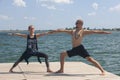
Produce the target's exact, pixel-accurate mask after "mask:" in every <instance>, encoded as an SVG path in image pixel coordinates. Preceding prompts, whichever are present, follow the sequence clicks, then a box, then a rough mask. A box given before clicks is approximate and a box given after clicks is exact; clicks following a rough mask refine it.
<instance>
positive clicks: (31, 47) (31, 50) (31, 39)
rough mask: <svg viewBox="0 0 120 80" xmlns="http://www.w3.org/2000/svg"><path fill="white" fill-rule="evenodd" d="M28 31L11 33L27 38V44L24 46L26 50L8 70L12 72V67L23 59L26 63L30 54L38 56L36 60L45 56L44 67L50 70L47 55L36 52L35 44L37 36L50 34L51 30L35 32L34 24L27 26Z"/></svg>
mask: <svg viewBox="0 0 120 80" xmlns="http://www.w3.org/2000/svg"><path fill="white" fill-rule="evenodd" d="M28 31H29V34H28V35H27V34H21V33H12V35H15V36H21V37H24V38H27V46H26V50H25V52H24V53H23V54H22V56H21V57H20V58H19V59H18V60H17V61H16V62H15V63H14V65H13V66H12V68H11V69H10V71H9V72H13V68H15V67H16V66H17V65H18V64H19V63H20V62H21V61H22V60H23V59H24V60H25V61H26V62H27V63H28V59H29V58H30V57H31V56H37V57H38V61H39V62H41V61H40V59H39V57H43V58H45V63H46V67H47V72H52V71H51V70H50V68H49V63H48V56H47V55H46V54H45V53H42V52H38V46H37V38H39V37H41V36H44V35H48V34H52V33H53V31H51V32H45V33H41V34H40V33H37V34H35V33H34V32H35V30H34V26H33V25H30V26H29V27H28Z"/></svg>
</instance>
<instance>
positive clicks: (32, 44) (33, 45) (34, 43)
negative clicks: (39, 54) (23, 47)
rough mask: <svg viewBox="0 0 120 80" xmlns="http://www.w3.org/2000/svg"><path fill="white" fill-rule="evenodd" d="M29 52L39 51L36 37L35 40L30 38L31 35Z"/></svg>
mask: <svg viewBox="0 0 120 80" xmlns="http://www.w3.org/2000/svg"><path fill="white" fill-rule="evenodd" d="M27 50H32V51H33V52H36V51H38V45H37V38H36V35H34V37H33V38H30V35H28V36H27Z"/></svg>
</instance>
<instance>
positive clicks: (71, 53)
mask: <svg viewBox="0 0 120 80" xmlns="http://www.w3.org/2000/svg"><path fill="white" fill-rule="evenodd" d="M67 54H68V56H69V57H72V56H77V55H79V56H81V57H83V58H86V57H89V56H90V55H89V53H88V52H87V50H86V49H85V48H84V46H83V45H80V46H78V47H75V48H72V49H71V50H68V51H67Z"/></svg>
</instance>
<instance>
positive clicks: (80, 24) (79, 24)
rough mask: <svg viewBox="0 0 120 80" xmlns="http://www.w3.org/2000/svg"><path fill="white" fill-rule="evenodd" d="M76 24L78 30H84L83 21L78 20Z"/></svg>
mask: <svg viewBox="0 0 120 80" xmlns="http://www.w3.org/2000/svg"><path fill="white" fill-rule="evenodd" d="M75 24H76V28H82V26H83V20H81V19H78V20H77V21H76V23H75Z"/></svg>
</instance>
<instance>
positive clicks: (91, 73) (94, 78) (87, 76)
mask: <svg viewBox="0 0 120 80" xmlns="http://www.w3.org/2000/svg"><path fill="white" fill-rule="evenodd" d="M12 65H13V63H0V80H25V79H26V80H120V76H117V75H115V74H112V73H110V72H107V71H106V75H104V76H103V75H100V74H101V72H100V71H99V69H97V68H96V67H94V66H91V65H88V64H85V63H82V62H65V70H64V73H54V72H55V71H57V70H58V69H59V67H60V63H59V62H50V68H51V70H53V73H47V72H46V66H45V63H44V62H42V64H40V63H38V62H30V63H29V65H27V64H26V63H24V62H22V63H20V64H19V66H17V67H16V68H14V70H13V71H14V73H10V72H9V69H10V68H11V66H12ZM20 68H21V69H20Z"/></svg>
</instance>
